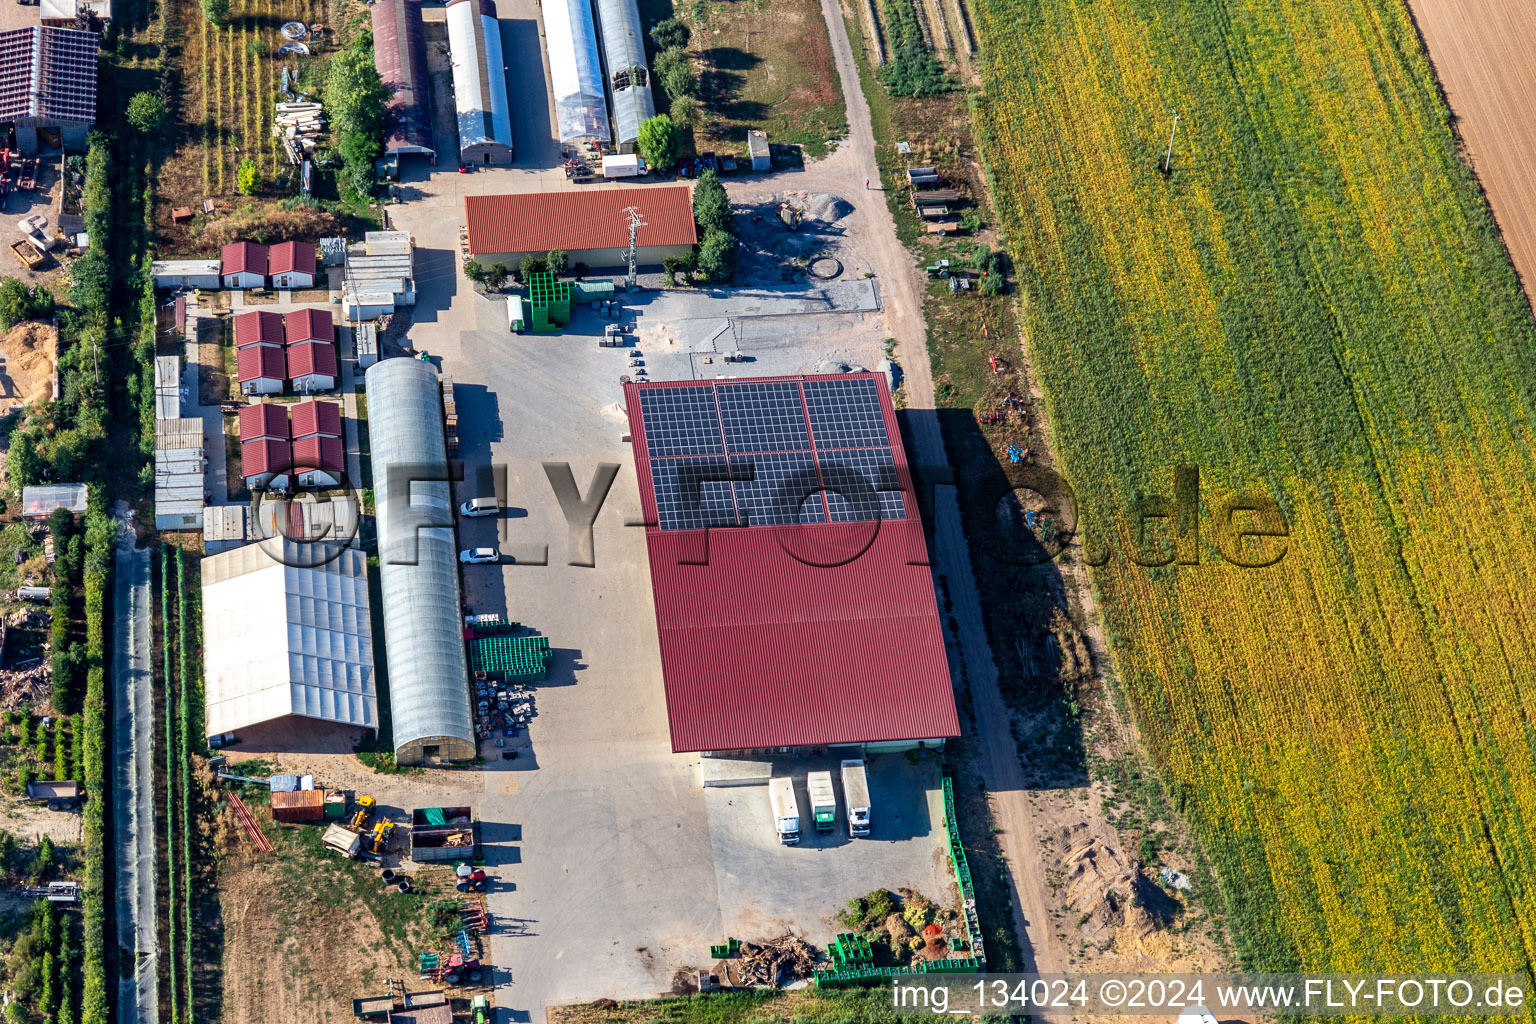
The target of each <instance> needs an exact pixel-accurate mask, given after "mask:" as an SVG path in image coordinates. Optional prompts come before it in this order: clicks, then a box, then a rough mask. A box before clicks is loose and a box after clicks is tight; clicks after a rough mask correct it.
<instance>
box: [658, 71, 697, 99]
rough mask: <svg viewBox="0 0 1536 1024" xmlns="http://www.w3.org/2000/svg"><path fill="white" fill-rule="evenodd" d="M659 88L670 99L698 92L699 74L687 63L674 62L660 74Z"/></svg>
mask: <svg viewBox="0 0 1536 1024" xmlns="http://www.w3.org/2000/svg"><path fill="white" fill-rule="evenodd" d="M661 90H662V92H664V93H666V94H667V96H668V98H670V99H674V100H675V99H679V98H681V97H683V96H697V95H698V94H699V76H698V75H697V74H695V73H694V70H693V68H692V67H690V66H689V65H687V64H675V65H673V66H672V67H670V68H668V69H667V73H666V74H665V75H662V76H661Z"/></svg>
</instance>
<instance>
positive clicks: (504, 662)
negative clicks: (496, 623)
mask: <svg viewBox="0 0 1536 1024" xmlns="http://www.w3.org/2000/svg"><path fill="white" fill-rule="evenodd" d="M551 656H552V655H551V653H550V650H549V637H547V636H482V637H476V638H475V639H474V640H471V641H470V642H469V667H470V669H471V670H473V671H475V672H496V673H499V674H500V675H501V677H502V678H503V679H505V680H507V681H508V682H526V681H529V680H539V679H543V678H544V673H545V672H546V671H547V670H548V668H549V659H550V657H551Z"/></svg>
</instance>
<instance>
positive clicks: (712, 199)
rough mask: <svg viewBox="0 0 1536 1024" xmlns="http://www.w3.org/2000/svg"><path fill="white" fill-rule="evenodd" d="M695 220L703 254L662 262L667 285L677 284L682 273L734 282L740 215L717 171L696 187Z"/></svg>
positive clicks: (710, 172) (711, 279)
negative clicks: (732, 280) (737, 229)
mask: <svg viewBox="0 0 1536 1024" xmlns="http://www.w3.org/2000/svg"><path fill="white" fill-rule="evenodd" d="M693 219H694V222H695V223H696V224H698V226H699V251H698V252H696V253H689V254H688V255H687V256H668V257H667V258H666V259H664V260H662V264H661V266H662V270H664V271H665V272H666V275H667V284H668V285H675V284H676V283H677V275H678V274H680V273H686V274H687V275H688V276H689V278H690V280H691V279H692V277H693V275H694V274H695V273H698V274H700V275H702V276H703V278H704V280H705V281H707V282H711V283H714V284H724V283H726V282H728V281H730V279H731V275H733V274H734V273H735V272H736V216H735V214H734V213H732V212H731V201H730V197H729V196H727V195H726V193H725V186H724V185H722V184H720V177H719V175H717V174H716V173H715V172H714V171H705V172H704V173H703V174H701V175H699V178H698V181H697V182H696V183H695V184H694V186H693Z"/></svg>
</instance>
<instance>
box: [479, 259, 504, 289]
mask: <svg viewBox="0 0 1536 1024" xmlns="http://www.w3.org/2000/svg"><path fill="white" fill-rule="evenodd" d="M508 273H509V271H508V270H507V265H506V264H505V263H492V264H491V265H490V266H489V267H486V268H485V284H486V287H487V288H490V289H491V290H492V291H494V290H496V289H497V288H500V287H501V286H502V285H504V284H506V283H507V274H508Z"/></svg>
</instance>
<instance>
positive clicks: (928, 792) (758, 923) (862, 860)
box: [704, 754, 954, 945]
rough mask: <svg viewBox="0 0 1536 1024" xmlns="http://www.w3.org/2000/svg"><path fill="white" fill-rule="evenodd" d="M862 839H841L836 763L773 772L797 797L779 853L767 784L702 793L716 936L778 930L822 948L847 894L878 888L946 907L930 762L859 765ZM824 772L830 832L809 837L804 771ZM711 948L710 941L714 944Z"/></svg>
mask: <svg viewBox="0 0 1536 1024" xmlns="http://www.w3.org/2000/svg"><path fill="white" fill-rule="evenodd" d="M867 764H868V773H869V799H870V803H871V805H872V812H871V815H870V821H871V826H872V827H871V833H870V835H869V837H868V838H863V839H852V838H850V837H849V835H848V804H847V801H846V799H845V798H844V796H843V783H842V779H841V778H840V775H839V767H840V766H839V760H838V759H837V758H789V759H783V760H780V761H777V762H775V764H774V772H773V773H774V775H789V776H791V777H792V778H793V779H794V780H795V792H796V794H797V795H798V797H799V799H800V811H801V815H802V817H801V821H800V842H799V843H798V844H797V845H795V846H785V845H783V844H782V843H780V842H779V840H778V835H777V833H775V832H774V829H773V812H772V810H771V808H770V807H769V804H768V787H767V786H763V785H756V786H729V787H719V788H714V789H707V790H705V791H704V792H705V798H704V799H705V804H706V805H707V806H708V808H709V837H710V844H711V846H712V847H713V849H714V859H715V885H716V888H717V890H718V891H719V894H720V907H721V916H722V919H723V922H724V926H725V931H726V933H727V934H729V935H734V936H736V937H738V938H753V939H756V938H769V937H771V936H773V935H778V934H782V933H783V932H784V931H785V930H786V929H791V928H792V929H794V931H795V932H797V933H799V934H801V935H804V936H806V937H807V938H808V939H810V940H811V941H812V942H816V943H818V944H821V945H825V944H826V943H827V942H828V941H830V940H831V938H832V936H833V935H834V934H835V933H836V932H837V930H838V928H839V926H838V925H837V923H836V920H835V918H834V915H835V914H836V912H837V910H838V909H840V908H841V907H843V906H845V905H846V904H847V903H848V901H849V900H851V899H853V898H854V897H855V896H863V895H864V894H866V893H868V892H869V891H870V890H871V889H874V888H877V887H884V888H887V889H899V888H902V887H907V888H912V889H916V890H917V891H918V892H921V893H922V894H923V895H924V896H927V897H928V898H929V899H932V900H935V901H937V902H939V903H941V904H947V903H948V902H949V901H950V890H951V887H952V883H953V879H954V876H953V874H952V872H951V870H950V866H949V852H948V844H947V842H946V840H945V838H944V794H943V790H942V788H941V782H940V778H939V763H938V759H937V758H935V757H933V756H932V755H930V756H928V757H927V758H925V759H923V760H921V761H918V762H916V763H915V764H914V763H912V762H909V761H908V760H907V758H906V757H905V756H904V755H900V754H883V755H879V756H875V757H871V758H869V759H868V761H867ZM821 770H827V771H830V772H831V773H832V785H833V788H834V789H836V790H837V827H836V828H835V829H834V830H833V831H831V832H828V833H818V832H817V831H816V829H815V826H814V825H813V824H812V823H811V820H810V808H811V805H810V799H809V797H808V795H807V793H806V789H805V776H806V773H808V772H813V771H821ZM717 941H718V940H717Z"/></svg>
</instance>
